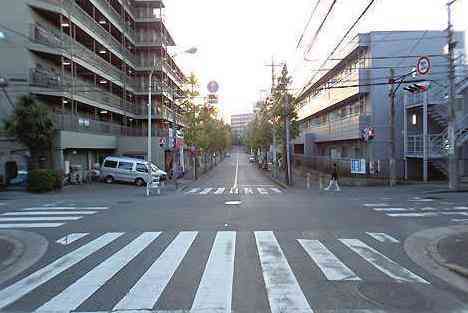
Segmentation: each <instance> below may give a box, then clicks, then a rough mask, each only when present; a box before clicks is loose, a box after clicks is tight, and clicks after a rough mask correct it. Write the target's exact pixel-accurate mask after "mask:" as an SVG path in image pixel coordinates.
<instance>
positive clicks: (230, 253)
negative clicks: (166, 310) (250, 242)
mask: <svg viewBox="0 0 468 313" xmlns="http://www.w3.org/2000/svg"><path fill="white" fill-rule="evenodd" d="M235 249H236V232H232V231H222V232H218V234H217V235H216V239H215V241H214V244H213V247H212V249H211V252H210V256H209V257H208V261H207V262H206V266H205V271H204V272H203V276H202V278H201V281H200V284H199V285H198V289H197V293H196V294H195V299H194V300H193V304H192V309H191V310H190V311H192V312H231V305H232V284H233V279H234V255H235Z"/></svg>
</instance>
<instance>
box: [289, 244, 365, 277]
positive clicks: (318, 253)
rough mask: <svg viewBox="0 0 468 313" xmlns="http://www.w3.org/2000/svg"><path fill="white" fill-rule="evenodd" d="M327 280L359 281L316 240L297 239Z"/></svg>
mask: <svg viewBox="0 0 468 313" xmlns="http://www.w3.org/2000/svg"><path fill="white" fill-rule="evenodd" d="M297 241H299V243H300V244H301V246H302V247H303V248H304V250H305V251H306V252H307V254H308V255H309V256H310V257H311V258H312V260H314V262H315V263H316V264H317V266H318V267H319V268H320V269H321V270H322V272H323V274H324V275H325V276H326V277H327V279H328V280H361V279H360V278H359V277H358V276H357V275H356V274H354V272H353V271H352V270H350V269H349V268H348V267H347V266H346V265H344V264H343V263H342V262H341V261H340V260H339V259H338V258H337V257H336V256H335V255H334V254H333V253H332V252H331V251H330V250H328V249H327V248H326V247H325V246H324V245H323V244H322V243H321V242H320V241H318V240H305V239H298V240H297Z"/></svg>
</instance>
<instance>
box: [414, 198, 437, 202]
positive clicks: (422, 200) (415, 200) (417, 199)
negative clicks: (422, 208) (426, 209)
mask: <svg viewBox="0 0 468 313" xmlns="http://www.w3.org/2000/svg"><path fill="white" fill-rule="evenodd" d="M408 201H411V202H432V201H434V200H433V199H421V198H413V199H409V200H408Z"/></svg>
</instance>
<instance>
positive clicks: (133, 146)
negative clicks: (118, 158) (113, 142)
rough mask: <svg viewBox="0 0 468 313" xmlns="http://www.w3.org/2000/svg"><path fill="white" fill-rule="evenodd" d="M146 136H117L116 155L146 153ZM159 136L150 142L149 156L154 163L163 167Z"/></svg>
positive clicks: (162, 153)
mask: <svg viewBox="0 0 468 313" xmlns="http://www.w3.org/2000/svg"><path fill="white" fill-rule="evenodd" d="M146 138H147V137H125V136H120V137H118V138H117V151H116V154H117V155H146V153H147V151H148V149H147V139H146ZM159 139H160V138H159V137H156V138H154V139H153V140H152V142H151V158H152V160H153V162H154V163H156V165H158V167H160V168H164V150H163V148H161V147H160V146H159Z"/></svg>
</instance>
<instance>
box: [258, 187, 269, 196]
mask: <svg viewBox="0 0 468 313" xmlns="http://www.w3.org/2000/svg"><path fill="white" fill-rule="evenodd" d="M257 190H258V193H260V194H261V195H267V194H268V191H266V190H265V188H261V187H258V188H257Z"/></svg>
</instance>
